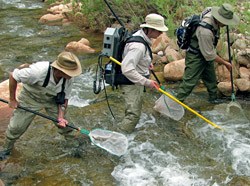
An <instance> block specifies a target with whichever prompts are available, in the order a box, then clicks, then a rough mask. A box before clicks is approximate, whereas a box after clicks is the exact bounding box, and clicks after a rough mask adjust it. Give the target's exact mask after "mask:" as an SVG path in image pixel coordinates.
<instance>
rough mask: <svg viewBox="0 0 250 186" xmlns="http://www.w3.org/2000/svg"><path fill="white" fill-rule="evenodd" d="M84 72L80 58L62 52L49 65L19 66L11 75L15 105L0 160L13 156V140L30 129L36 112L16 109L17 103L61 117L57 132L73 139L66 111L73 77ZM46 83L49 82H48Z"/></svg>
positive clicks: (10, 88) (10, 85) (47, 63)
mask: <svg viewBox="0 0 250 186" xmlns="http://www.w3.org/2000/svg"><path fill="white" fill-rule="evenodd" d="M81 73H82V68H81V64H80V61H79V59H78V58H77V57H76V56H75V55H74V54H73V53H71V52H62V53H60V54H59V55H58V57H57V59H56V60H55V61H54V62H53V63H52V64H50V62H48V61H40V62H36V63H33V64H31V65H28V66H24V68H16V69H15V70H14V71H13V72H11V73H10V75H9V94H10V100H9V107H10V108H14V109H15V110H14V111H13V116H12V117H11V119H10V122H9V125H8V128H7V131H6V139H5V144H4V146H3V150H2V151H1V152H0V160H3V159H5V158H6V157H7V156H8V155H10V153H11V151H12V149H13V148H14V143H15V142H16V140H18V139H19V138H20V137H21V136H22V135H23V134H24V132H25V131H26V130H27V129H28V127H29V126H30V124H31V122H32V121H33V119H34V118H35V116H36V115H35V114H34V113H31V112H27V111H25V110H23V109H17V107H18V105H19V106H22V107H26V108H29V109H31V110H33V111H36V112H39V111H41V110H42V109H44V110H45V111H46V112H47V113H48V114H49V115H50V116H52V117H56V118H57V120H58V123H57V127H58V132H59V133H60V134H62V135H64V136H65V138H66V139H73V137H74V134H73V133H74V132H73V131H72V129H71V128H69V127H66V125H67V124H68V121H67V120H66V119H65V116H64V115H65V112H66V109H67V105H68V99H69V95H70V93H71V90H72V85H73V77H75V76H78V75H80V74H81ZM45 82H46V83H45ZM17 83H22V84H23V87H22V91H21V92H20V95H19V96H18V99H17V98H16V89H17ZM62 90H63V92H64V93H65V94H62V95H65V96H64V97H63V98H62V101H61V102H60V103H59V102H56V101H55V97H56V96H57V95H58V93H62Z"/></svg>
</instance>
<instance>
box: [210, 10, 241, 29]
mask: <svg viewBox="0 0 250 186" xmlns="http://www.w3.org/2000/svg"><path fill="white" fill-rule="evenodd" d="M219 9H220V7H212V10H211V13H212V16H214V18H215V19H217V20H218V21H219V22H221V23H222V24H224V25H238V24H239V22H240V18H239V17H238V16H237V15H235V14H234V15H233V19H226V18H224V17H222V16H221V15H220V14H219V12H218V10H219Z"/></svg>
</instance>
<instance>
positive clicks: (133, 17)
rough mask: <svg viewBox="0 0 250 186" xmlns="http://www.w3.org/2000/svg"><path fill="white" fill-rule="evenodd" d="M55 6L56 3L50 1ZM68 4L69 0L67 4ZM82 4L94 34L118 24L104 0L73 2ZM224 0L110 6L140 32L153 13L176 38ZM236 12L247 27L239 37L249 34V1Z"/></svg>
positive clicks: (236, 2) (239, 2) (145, 0)
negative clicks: (186, 23) (191, 19)
mask: <svg viewBox="0 0 250 186" xmlns="http://www.w3.org/2000/svg"><path fill="white" fill-rule="evenodd" d="M49 1H50V2H53V0H49ZM64 2H68V0H64ZM73 2H74V3H81V4H82V6H81V12H82V13H83V15H85V16H87V20H88V26H89V28H91V29H93V30H103V29H104V28H106V27H107V26H111V24H113V23H115V19H114V17H113V15H112V13H111V11H110V10H109V9H108V7H107V5H106V4H105V2H104V0H73ZM224 2H225V1H224V0H206V1H202V0H178V1H176V0H154V1H149V0H108V3H109V4H110V6H111V7H112V9H113V10H114V12H115V13H116V14H117V15H118V17H119V18H120V19H121V20H122V21H123V22H124V23H132V26H133V28H132V29H135V28H137V27H138V26H139V25H140V24H141V23H142V22H143V21H144V17H145V15H147V14H149V13H159V14H161V15H163V16H164V17H165V18H166V24H167V26H168V27H169V32H168V35H169V36H170V37H171V36H173V35H174V30H175V29H176V28H177V26H178V25H179V24H180V23H181V21H182V20H183V19H184V18H185V17H187V16H189V15H192V14H194V13H201V12H202V11H203V10H204V9H205V8H206V7H209V6H220V5H221V4H223V3H224ZM230 4H231V5H233V6H234V9H235V11H236V12H237V14H238V15H239V16H240V17H241V20H242V21H243V23H244V24H240V25H239V26H238V27H237V28H235V29H236V30H235V31H237V32H238V33H243V34H249V33H247V32H249V30H250V29H249V22H250V11H249V6H250V3H249V2H248V1H247V0H231V1H230Z"/></svg>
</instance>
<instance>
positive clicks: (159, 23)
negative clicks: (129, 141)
mask: <svg viewBox="0 0 250 186" xmlns="http://www.w3.org/2000/svg"><path fill="white" fill-rule="evenodd" d="M145 21H146V22H145V23H144V24H141V25H140V27H141V28H142V29H140V30H138V31H137V32H136V33H134V34H133V36H140V37H142V38H143V39H144V40H145V41H146V42H147V44H148V45H149V46H151V39H155V38H157V37H158V36H159V35H160V34H162V32H166V31H167V30H168V28H167V27H166V26H165V23H164V18H163V17H162V16H160V15H158V14H149V15H147V16H146V18H145ZM151 61H152V59H151V57H150V51H149V50H147V47H146V46H145V45H144V44H143V43H139V42H131V43H127V44H126V46H125V49H124V53H123V60H122V65H121V69H122V73H123V75H125V76H126V77H127V78H128V79H129V80H130V81H131V82H132V83H134V84H132V85H120V87H121V91H122V94H123V97H124V99H125V117H124V118H123V120H122V122H121V123H119V124H118V128H119V129H120V130H122V131H123V132H126V133H131V132H133V130H134V128H135V126H136V124H137V123H138V121H139V119H140V115H141V109H142V93H143V90H144V86H145V87H150V88H155V87H158V86H159V85H158V83H157V82H156V81H154V80H150V79H148V77H149V75H150V73H149V68H150V66H151Z"/></svg>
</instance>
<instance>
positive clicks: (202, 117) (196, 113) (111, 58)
mask: <svg viewBox="0 0 250 186" xmlns="http://www.w3.org/2000/svg"><path fill="white" fill-rule="evenodd" d="M107 57H108V58H109V59H110V60H112V61H113V62H115V63H116V64H118V65H121V62H119V61H117V60H116V59H115V58H113V57H111V56H107ZM157 90H158V91H159V92H161V93H163V94H165V95H166V96H168V97H169V98H170V99H172V100H174V101H175V102H177V103H179V104H180V105H182V106H183V107H184V108H186V109H187V110H189V111H190V112H192V113H194V114H195V115H196V116H198V117H199V118H201V119H203V120H204V121H206V122H207V123H209V124H210V125H212V126H213V127H215V128H218V129H222V128H221V127H220V126H218V125H216V124H215V123H213V122H212V121H210V120H208V119H207V118H205V117H204V116H202V115H201V114H199V113H198V112H196V111H195V110H193V109H191V108H190V107H189V106H187V105H185V104H184V103H182V102H181V101H179V100H178V99H176V98H175V97H174V96H172V95H171V94H169V93H167V92H166V91H164V90H162V89H161V88H158V89H157Z"/></svg>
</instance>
